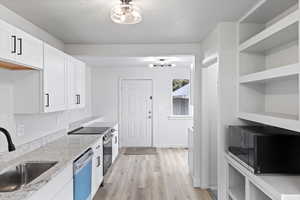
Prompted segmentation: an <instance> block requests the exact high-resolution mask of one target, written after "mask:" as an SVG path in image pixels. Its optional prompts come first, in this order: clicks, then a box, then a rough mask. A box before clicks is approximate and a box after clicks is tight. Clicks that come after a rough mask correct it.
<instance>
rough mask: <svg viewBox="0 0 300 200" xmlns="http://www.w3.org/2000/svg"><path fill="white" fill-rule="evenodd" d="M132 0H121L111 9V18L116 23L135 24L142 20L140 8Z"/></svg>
mask: <svg viewBox="0 0 300 200" xmlns="http://www.w3.org/2000/svg"><path fill="white" fill-rule="evenodd" d="M131 1H132V0H121V3H120V4H117V5H116V6H114V7H113V8H112V10H111V19H112V21H113V22H115V23H117V24H137V23H140V22H141V21H142V15H141V10H140V8H139V7H137V6H136V5H134V4H133V3H132V2H131Z"/></svg>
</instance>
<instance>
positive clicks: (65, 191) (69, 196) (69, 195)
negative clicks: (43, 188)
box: [52, 180, 73, 200]
mask: <svg viewBox="0 0 300 200" xmlns="http://www.w3.org/2000/svg"><path fill="white" fill-rule="evenodd" d="M52 200H73V180H71V181H70V182H69V183H68V184H67V185H66V186H65V187H63V188H62V190H61V191H60V192H59V193H57V194H56V195H55V196H54V198H53V199H52Z"/></svg>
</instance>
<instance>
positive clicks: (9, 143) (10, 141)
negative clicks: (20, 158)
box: [0, 127, 16, 152]
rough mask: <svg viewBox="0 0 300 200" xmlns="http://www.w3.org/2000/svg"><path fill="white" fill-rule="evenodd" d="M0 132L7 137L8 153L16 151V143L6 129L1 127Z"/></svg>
mask: <svg viewBox="0 0 300 200" xmlns="http://www.w3.org/2000/svg"><path fill="white" fill-rule="evenodd" d="M0 132H1V133H3V134H4V135H5V137H6V140H7V144H8V151H9V152H11V151H15V150H16V147H15V145H14V143H13V142H12V139H11V137H10V134H9V132H8V131H7V130H6V129H5V128H2V127H0Z"/></svg>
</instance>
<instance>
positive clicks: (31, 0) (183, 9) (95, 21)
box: [0, 0, 256, 44]
mask: <svg viewBox="0 0 300 200" xmlns="http://www.w3.org/2000/svg"><path fill="white" fill-rule="evenodd" d="M118 2H119V0H0V3H1V4H3V5H4V6H6V7H8V8H9V9H11V10H13V11H15V12H16V13H17V14H19V15H21V16H23V17H24V18H26V19H27V20H29V21H31V22H32V23H34V24H36V25H38V26H39V27H41V28H43V29H44V30H46V31H47V32H49V33H50V34H52V35H54V36H55V37H57V38H58V39H60V40H62V41H63V42H64V43H67V44H128V43H130V44H140V43H143V44H148V43H193V42H199V41H201V39H202V38H203V36H205V34H207V33H208V32H209V31H210V30H212V28H214V26H215V25H216V24H217V23H218V22H220V21H233V20H237V19H238V18H239V17H241V15H242V14H243V13H245V12H246V10H248V9H249V8H250V7H251V6H252V5H253V4H254V3H255V2H256V0H133V2H135V3H136V4H137V5H139V6H140V7H141V9H142V15H143V21H142V23H140V24H137V25H119V24H114V23H112V21H111V20H110V9H111V7H112V6H113V5H115V4H116V3H118Z"/></svg>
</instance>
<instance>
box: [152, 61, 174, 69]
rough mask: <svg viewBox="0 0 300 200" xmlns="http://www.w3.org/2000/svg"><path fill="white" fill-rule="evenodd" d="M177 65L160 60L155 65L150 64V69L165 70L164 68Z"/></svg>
mask: <svg viewBox="0 0 300 200" xmlns="http://www.w3.org/2000/svg"><path fill="white" fill-rule="evenodd" d="M175 66H176V65H175V64H171V63H167V62H166V59H159V62H158V63H155V64H150V65H149V67H150V68H158V67H160V68H163V67H175Z"/></svg>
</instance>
